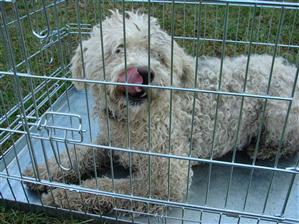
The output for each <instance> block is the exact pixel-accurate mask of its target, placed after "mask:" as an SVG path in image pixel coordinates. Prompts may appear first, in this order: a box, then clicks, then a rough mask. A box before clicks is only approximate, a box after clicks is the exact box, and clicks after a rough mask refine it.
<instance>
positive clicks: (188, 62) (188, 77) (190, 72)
mask: <svg viewBox="0 0 299 224" xmlns="http://www.w3.org/2000/svg"><path fill="white" fill-rule="evenodd" d="M182 66H183V70H182V74H181V77H180V81H181V85H182V87H185V88H192V87H194V78H195V61H194V58H193V57H191V56H190V55H188V54H187V53H186V52H185V51H184V50H183V49H182Z"/></svg>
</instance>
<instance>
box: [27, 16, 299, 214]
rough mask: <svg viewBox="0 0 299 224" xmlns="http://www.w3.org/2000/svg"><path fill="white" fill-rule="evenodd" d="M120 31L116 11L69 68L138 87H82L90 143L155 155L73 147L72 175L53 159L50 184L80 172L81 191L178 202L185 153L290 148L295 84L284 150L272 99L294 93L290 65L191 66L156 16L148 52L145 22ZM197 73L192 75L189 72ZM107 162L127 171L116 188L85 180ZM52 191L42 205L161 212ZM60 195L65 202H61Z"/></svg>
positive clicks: (254, 59)
mask: <svg viewBox="0 0 299 224" xmlns="http://www.w3.org/2000/svg"><path fill="white" fill-rule="evenodd" d="M125 24H126V27H125V30H126V35H125V37H126V42H125V43H124V35H123V16H122V15H121V14H119V13H118V12H117V11H116V12H113V13H112V15H111V16H110V17H108V18H106V19H105V21H103V23H102V30H103V32H102V35H101V27H100V26H99V25H97V26H95V27H94V28H93V31H92V33H91V36H90V38H89V39H88V40H85V41H83V42H82V46H79V47H78V48H77V50H76V53H75V55H74V57H73V59H72V67H71V71H72V75H73V77H74V78H83V76H84V74H85V78H86V79H91V80H102V81H103V80H106V81H113V82H120V83H125V82H126V80H127V82H128V83H131V84H135V85H137V86H134V85H131V86H129V87H125V84H119V85H106V86H105V85H100V84H88V86H89V87H90V88H91V89H92V92H93V96H94V98H95V113H96V115H97V116H99V118H100V126H101V130H102V132H101V135H99V136H98V139H97V142H96V143H97V144H100V145H103V146H104V145H112V146H114V147H121V148H128V147H129V148H130V149H132V150H137V151H146V152H147V151H149V152H154V153H156V154H155V155H152V156H151V157H149V156H148V154H144V153H143V154H138V153H134V154H131V157H130V156H129V154H128V153H127V152H123V151H121V150H118V151H117V150H115V151H113V154H112V155H111V154H109V152H110V151H109V150H107V149H101V148H94V149H93V148H85V147H77V149H78V150H76V151H77V157H78V161H77V160H76V159H75V155H74V152H72V153H71V154H72V155H71V156H72V163H73V167H74V169H73V170H70V171H64V172H62V170H61V169H60V168H59V167H58V166H57V164H56V162H54V161H51V162H50V165H49V167H50V177H49V178H52V179H53V180H55V181H62V180H63V179H64V180H65V181H67V182H68V183H78V173H77V171H79V172H80V174H81V175H82V177H83V178H84V177H85V178H86V180H84V181H83V182H82V186H84V187H89V188H97V187H99V189H100V190H104V191H110V192H111V191H114V192H117V193H121V194H133V195H135V196H143V197H151V198H154V199H170V200H174V201H183V200H184V195H185V193H186V191H187V189H188V187H189V185H190V183H191V178H192V170H191V168H190V163H189V161H188V159H187V157H189V156H194V157H199V158H218V157H221V156H222V155H224V154H226V153H227V152H229V151H231V150H233V149H244V148H246V149H247V150H249V151H251V153H253V151H254V146H255V141H256V140H257V138H258V140H259V149H258V151H256V152H255V153H256V155H257V157H258V158H263V159H264V158H269V157H272V156H275V155H279V156H280V155H285V154H291V153H294V152H296V151H298V147H299V116H298V114H299V100H298V93H299V89H298V85H297V87H296V92H295V96H294V98H293V102H292V107H291V109H290V113H289V117H288V122H287V125H286V128H285V133H284V139H283V140H284V141H283V143H282V144H280V139H281V135H282V130H283V127H284V126H285V121H286V114H287V112H288V106H289V103H288V102H287V101H282V100H278V99H277V98H279V97H291V96H292V88H293V85H294V84H293V83H294V81H295V76H296V71H297V69H296V67H295V66H293V65H291V64H289V63H287V62H286V61H285V60H284V59H283V58H276V59H275V60H273V57H272V56H269V55H252V56H251V57H250V58H248V57H246V56H240V57H235V58H229V57H226V58H224V59H223V63H221V60H220V59H217V58H206V57H201V58H198V64H197V66H195V59H194V58H192V57H190V56H188V55H187V54H186V53H185V52H184V50H183V49H182V48H180V47H179V46H178V45H177V43H176V42H175V41H174V42H172V41H171V37H170V36H169V35H168V34H167V33H166V32H164V31H162V30H161V29H160V26H159V25H158V23H157V20H156V19H155V18H151V21H150V46H148V16H147V15H144V14H140V13H135V12H128V13H127V15H126V20H125ZM101 36H102V37H101ZM101 41H103V44H102V43H101ZM172 45H173V58H171V55H172V52H171V49H172ZM81 47H82V49H81ZM102 47H103V49H102ZM81 50H82V51H81ZM81 52H83V55H82V54H81ZM102 52H104V53H103V54H102ZM149 52H150V68H148V53H149ZM125 54H126V61H125V56H124V55H125ZM82 59H83V61H84V65H83V64H82ZM248 62H249V63H248ZM273 63H274V66H272V64H273ZM125 64H127V70H125ZM195 68H198V69H197V71H196V72H195ZM220 73H222V79H221V80H220V75H219V74H220ZM270 74H271V75H272V78H271V82H269V76H270ZM245 83H246V85H245ZM141 84H142V85H143V86H141ZM149 84H150V85H152V86H162V87H165V86H166V87H167V86H168V87H169V86H173V87H180V88H182V87H183V88H194V89H196V90H207V91H208V92H197V93H194V92H190V91H189V92H188V91H178V89H176V90H172V92H171V91H170V90H169V89H168V90H167V89H165V88H164V89H163V88H147V85H149ZM138 85H139V86H138ZM75 86H76V87H77V88H81V87H82V86H83V83H82V82H80V83H79V82H77V83H75ZM219 89H220V90H221V91H222V92H223V93H227V94H226V95H217V94H215V90H219ZM235 93H247V96H246V97H242V96H236V95H235ZM257 95H259V96H258V97H257ZM264 95H268V96H273V97H274V98H275V97H276V99H268V100H267V102H266V103H265V99H263V97H260V96H264ZM248 96H250V97H248ZM127 101H128V104H127ZM170 102H171V103H172V104H171V105H170ZM78 106H80V105H78ZM148 109H150V111H149V112H148ZM217 109H218V110H217ZM216 111H217V112H216ZM241 111H242V113H240V112H241ZM240 116H241V119H239V117H240ZM107 117H108V118H107ZM107 119H108V122H107ZM239 120H240V122H239ZM261 121H263V122H262V123H261ZM127 123H129V132H128V127H127ZM107 124H109V129H108V126H107ZM170 124H171V126H170ZM192 124H193V128H191V127H192ZM260 124H262V125H260ZM237 130H239V132H237ZM259 130H261V136H260V138H259V137H258V133H259ZM108 133H109V136H110V138H111V142H109V136H108ZM149 133H150V135H149ZM128 136H129V137H128ZM128 141H129V142H128ZM149 142H150V144H149ZM157 153H161V154H171V155H175V156H172V158H170V159H169V158H167V157H165V156H164V157H161V156H158V155H157ZM94 156H95V161H94V160H93V158H94ZM110 158H112V159H113V160H114V162H115V163H118V164H119V165H121V166H123V167H125V168H128V167H129V164H131V165H132V167H131V168H132V172H133V175H132V177H131V178H130V177H127V178H121V179H115V180H114V181H112V179H111V178H108V177H105V176H98V177H97V178H94V177H92V176H93V171H94V162H95V164H96V166H97V171H98V173H99V174H105V172H106V171H107V170H110V162H111V161H110ZM62 161H63V164H65V165H67V164H68V163H69V160H68V157H67V156H66V155H64V156H63V158H62ZM39 170H40V173H41V177H42V178H48V174H47V172H46V168H45V166H40V167H39ZM26 174H27V175H30V176H32V175H33V174H32V171H31V170H27V171H26ZM28 186H29V187H30V188H32V189H33V190H39V191H47V190H48V189H47V188H46V186H41V185H32V184H30V185H28ZM65 192H66V193H65ZM52 194H53V196H54V198H53V197H52V195H51V194H50V193H43V194H42V200H43V202H44V203H45V204H55V205H56V206H61V207H64V208H69V207H70V208H72V209H75V210H84V208H85V209H86V210H87V211H89V212H100V213H107V212H110V211H111V210H112V209H113V206H114V203H116V206H117V207H120V208H122V209H131V208H133V209H134V210H138V211H147V212H157V211H161V206H158V205H154V204H150V205H149V206H148V205H147V204H146V203H141V202H133V203H131V202H129V201H127V200H121V199H113V198H112V197H102V196H94V195H92V194H88V193H82V194H79V193H77V192H74V191H68V190H66V191H64V190H62V189H54V190H52ZM66 198H68V200H65V199H66ZM53 199H54V200H53ZM82 200H83V202H84V205H82ZM68 202H69V203H68ZM83 207H84V208H83Z"/></svg>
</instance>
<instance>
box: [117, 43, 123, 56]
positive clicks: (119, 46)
mask: <svg viewBox="0 0 299 224" xmlns="http://www.w3.org/2000/svg"><path fill="white" fill-rule="evenodd" d="M123 48H124V45H123V44H120V45H118V46H117V48H116V50H115V53H116V54H119V53H120V52H121V51H122V49H123Z"/></svg>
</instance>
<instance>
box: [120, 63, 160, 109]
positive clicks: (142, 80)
mask: <svg viewBox="0 0 299 224" xmlns="http://www.w3.org/2000/svg"><path fill="white" fill-rule="evenodd" d="M154 77H155V74H154V72H153V71H152V70H149V69H148V67H145V66H142V67H130V68H128V69H127V72H126V71H123V72H122V73H120V75H119V77H118V80H117V81H118V82H123V83H125V82H126V81H127V82H128V83H131V84H142V85H148V84H149V83H150V82H152V81H153V79H154ZM117 89H118V91H119V92H121V93H123V94H124V96H126V90H128V100H129V102H130V104H132V105H137V104H140V103H143V102H144V100H145V99H146V98H147V91H146V88H143V87H140V86H122V85H119V86H118V87H117Z"/></svg>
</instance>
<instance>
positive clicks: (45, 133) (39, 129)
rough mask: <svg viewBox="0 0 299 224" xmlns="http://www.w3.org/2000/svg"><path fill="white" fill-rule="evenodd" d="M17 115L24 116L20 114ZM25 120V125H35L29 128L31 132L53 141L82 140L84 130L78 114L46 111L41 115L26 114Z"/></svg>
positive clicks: (76, 141) (74, 141)
mask: <svg viewBox="0 0 299 224" xmlns="http://www.w3.org/2000/svg"><path fill="white" fill-rule="evenodd" d="M18 117H19V118H24V116H22V115H18ZM22 120H23V119H22ZM25 120H26V123H27V125H29V126H30V127H35V129H30V130H32V132H33V133H32V134H34V135H38V136H42V137H46V138H48V139H51V140H55V141H63V142H72V143H78V142H82V141H83V138H84V136H83V133H84V132H86V130H83V128H82V118H81V116H80V115H78V114H72V113H64V112H54V111H47V112H45V113H44V115H43V116H42V117H39V118H37V117H35V116H26V117H25ZM20 123H22V121H20Z"/></svg>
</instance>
